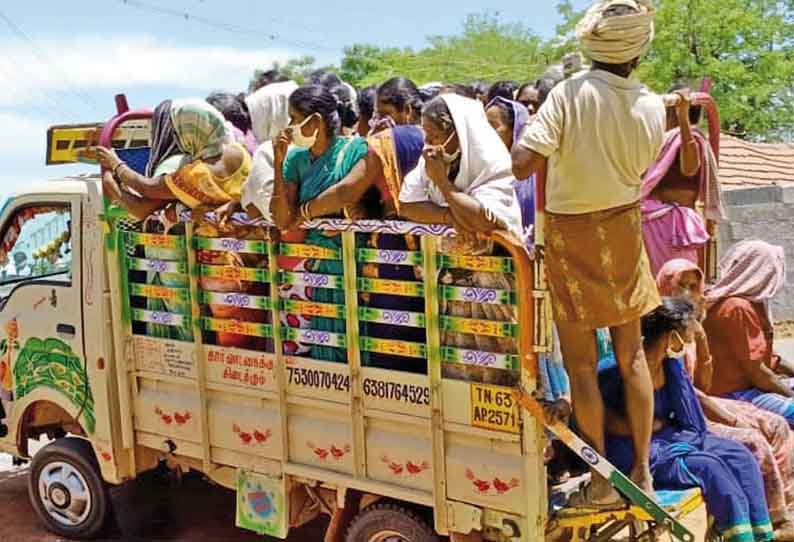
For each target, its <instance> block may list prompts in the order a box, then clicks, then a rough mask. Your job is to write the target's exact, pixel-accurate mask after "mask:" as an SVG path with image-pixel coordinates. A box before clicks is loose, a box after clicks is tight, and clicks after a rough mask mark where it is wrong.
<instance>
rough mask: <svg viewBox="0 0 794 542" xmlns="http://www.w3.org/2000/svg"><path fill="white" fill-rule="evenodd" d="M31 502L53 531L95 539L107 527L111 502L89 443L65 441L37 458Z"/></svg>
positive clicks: (32, 470) (30, 488) (31, 480)
mask: <svg viewBox="0 0 794 542" xmlns="http://www.w3.org/2000/svg"><path fill="white" fill-rule="evenodd" d="M28 493H29V495H30V502H31V504H32V505H33V508H34V509H35V510H36V513H37V514H38V516H39V518H41V520H42V522H44V525H45V526H46V527H47V529H49V530H50V531H52V532H54V533H56V534H58V535H60V536H63V537H66V538H91V537H94V536H96V535H97V534H99V532H100V531H101V530H102V528H103V527H104V526H105V523H106V520H107V517H108V512H109V510H110V501H109V498H108V492H107V489H106V487H105V483H104V481H103V480H102V476H101V475H100V472H99V466H98V465H97V462H96V458H95V457H94V451H93V449H92V448H91V444H89V443H88V441H86V440H83V439H79V438H62V439H58V440H56V441H55V442H53V443H51V444H48V445H47V446H45V447H44V448H42V449H41V450H40V451H39V453H37V454H36V455H35V456H33V462H32V463H31V468H30V478H29V479H28Z"/></svg>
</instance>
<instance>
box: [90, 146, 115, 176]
mask: <svg viewBox="0 0 794 542" xmlns="http://www.w3.org/2000/svg"><path fill="white" fill-rule="evenodd" d="M89 152H92V153H94V155H95V156H96V159H97V161H98V162H99V164H100V165H101V166H102V167H103V168H105V169H107V170H108V171H113V170H114V169H115V168H116V167H117V166H118V165H119V164H121V163H123V162H122V160H121V158H119V155H118V154H116V151H114V150H113V149H108V148H107V147H102V146H101V145H98V146H96V147H92V148H91V149H90V151H89Z"/></svg>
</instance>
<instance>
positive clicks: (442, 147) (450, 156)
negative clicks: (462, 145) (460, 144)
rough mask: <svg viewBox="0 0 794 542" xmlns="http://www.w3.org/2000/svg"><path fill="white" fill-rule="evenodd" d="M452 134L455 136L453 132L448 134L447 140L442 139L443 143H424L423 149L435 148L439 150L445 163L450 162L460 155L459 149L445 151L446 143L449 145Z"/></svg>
mask: <svg viewBox="0 0 794 542" xmlns="http://www.w3.org/2000/svg"><path fill="white" fill-rule="evenodd" d="M454 136H455V132H452V133H451V134H449V137H448V138H447V140H446V141H444V143H442V144H441V145H425V150H431V149H435V150H437V151H441V160H443V162H444V163H445V164H451V163H452V162H454V161H455V160H457V159H458V157H459V156H460V149H458V150H456V151H455V152H454V153H452V154H449V153H448V152H447V145H449V142H450V141H452V138H453V137H454Z"/></svg>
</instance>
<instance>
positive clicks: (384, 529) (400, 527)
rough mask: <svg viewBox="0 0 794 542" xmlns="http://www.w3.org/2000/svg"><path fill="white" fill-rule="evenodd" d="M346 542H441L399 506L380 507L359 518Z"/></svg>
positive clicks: (412, 515)
mask: <svg viewBox="0 0 794 542" xmlns="http://www.w3.org/2000/svg"><path fill="white" fill-rule="evenodd" d="M345 542H438V536H437V535H436V533H435V532H434V531H433V529H432V528H431V527H430V526H429V525H428V524H427V523H426V522H425V521H424V520H423V519H421V518H420V517H419V516H418V515H416V514H415V513H414V512H412V511H411V510H409V509H407V508H404V507H402V506H399V505H396V504H390V503H378V504H373V505H372V506H369V507H367V508H366V509H364V511H362V512H361V513H360V514H359V515H358V516H356V518H355V519H354V520H353V522H352V523H351V524H350V528H349V529H348V531H347V536H345Z"/></svg>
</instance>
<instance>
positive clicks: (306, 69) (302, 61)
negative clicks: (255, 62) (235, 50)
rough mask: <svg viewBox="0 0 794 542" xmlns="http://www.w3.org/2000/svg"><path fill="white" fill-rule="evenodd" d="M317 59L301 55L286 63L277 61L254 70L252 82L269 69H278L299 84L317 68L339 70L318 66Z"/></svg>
mask: <svg viewBox="0 0 794 542" xmlns="http://www.w3.org/2000/svg"><path fill="white" fill-rule="evenodd" d="M316 62H317V60H316V59H315V58H314V57H313V56H308V55H307V56H301V57H297V58H291V59H289V60H288V61H287V62H285V63H284V64H282V63H280V62H278V61H276V62H273V64H271V66H270V67H269V68H267V69H264V70H262V69H258V70H255V71H254V77H253V79H252V82H253V81H254V80H256V79H257V78H258V77H259V76H261V75H262V74H263V73H265V72H266V71H269V70H276V71H277V72H279V73H280V74H282V75H284V76H286V77H288V78H290V79H292V80H293V81H295V82H296V83H298V84H299V85H302V84H303V83H304V82H305V81H306V79H307V78H308V77H309V74H311V73H312V72H313V71H315V70H319V69H326V70H330V71H337V70H336V68H334V67H333V66H323V67H321V66H317V65H316Z"/></svg>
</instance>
